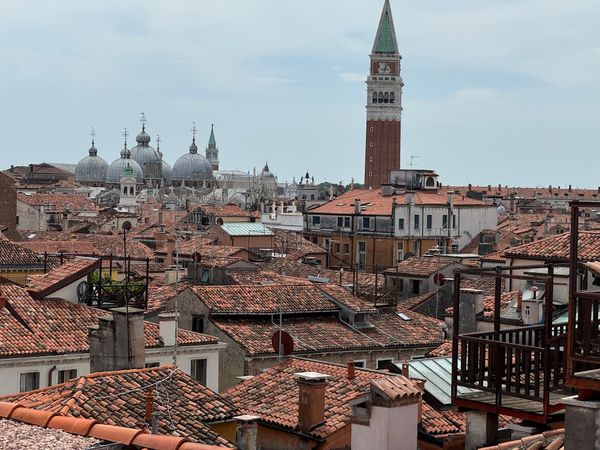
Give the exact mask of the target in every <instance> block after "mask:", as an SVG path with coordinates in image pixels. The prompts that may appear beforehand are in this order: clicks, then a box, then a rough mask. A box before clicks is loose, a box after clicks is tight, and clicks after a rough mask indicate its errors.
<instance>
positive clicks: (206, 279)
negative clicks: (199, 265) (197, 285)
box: [200, 269, 210, 283]
mask: <svg viewBox="0 0 600 450" xmlns="http://www.w3.org/2000/svg"><path fill="white" fill-rule="evenodd" d="M200 281H201V282H202V283H208V282H209V281H210V270H208V269H203V270H202V278H200Z"/></svg>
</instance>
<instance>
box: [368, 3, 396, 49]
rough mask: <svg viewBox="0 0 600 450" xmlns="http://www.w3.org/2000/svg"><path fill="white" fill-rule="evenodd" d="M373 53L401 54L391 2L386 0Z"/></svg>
mask: <svg viewBox="0 0 600 450" xmlns="http://www.w3.org/2000/svg"><path fill="white" fill-rule="evenodd" d="M373 53H392V54H398V53H399V52H398V44H397V43H396V30H395V29H394V19H393V18H392V10H391V8H390V2H389V0H385V3H384V5H383V11H382V12H381V19H379V26H378V27H377V35H376V36H375V44H374V45H373Z"/></svg>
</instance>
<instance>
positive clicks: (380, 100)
mask: <svg viewBox="0 0 600 450" xmlns="http://www.w3.org/2000/svg"><path fill="white" fill-rule="evenodd" d="M377 103H383V92H380V93H379V96H378V97H377Z"/></svg>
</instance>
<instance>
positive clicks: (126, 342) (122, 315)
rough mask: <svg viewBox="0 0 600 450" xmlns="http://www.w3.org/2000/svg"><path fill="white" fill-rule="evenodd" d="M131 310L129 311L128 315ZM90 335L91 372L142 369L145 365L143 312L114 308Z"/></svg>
mask: <svg viewBox="0 0 600 450" xmlns="http://www.w3.org/2000/svg"><path fill="white" fill-rule="evenodd" d="M127 309H129V311H127ZM110 312H112V316H105V317H101V318H100V319H99V324H98V325H97V326H95V327H91V328H90V329H89V333H88V340H89V345H90V371H91V372H105V371H111V370H124V369H141V368H143V367H144V363H145V350H146V346H145V340H144V311H143V310H142V309H138V308H126V307H120V308H113V309H111V310H110Z"/></svg>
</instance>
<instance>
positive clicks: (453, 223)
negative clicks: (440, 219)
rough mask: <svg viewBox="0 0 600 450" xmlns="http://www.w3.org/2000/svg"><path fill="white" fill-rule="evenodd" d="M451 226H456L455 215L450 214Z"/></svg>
mask: <svg viewBox="0 0 600 450" xmlns="http://www.w3.org/2000/svg"><path fill="white" fill-rule="evenodd" d="M452 228H456V215H454V214H452Z"/></svg>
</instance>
